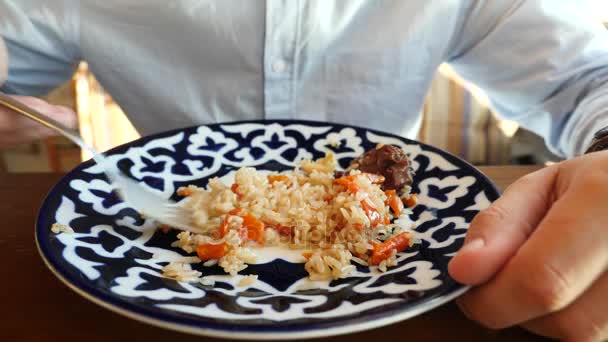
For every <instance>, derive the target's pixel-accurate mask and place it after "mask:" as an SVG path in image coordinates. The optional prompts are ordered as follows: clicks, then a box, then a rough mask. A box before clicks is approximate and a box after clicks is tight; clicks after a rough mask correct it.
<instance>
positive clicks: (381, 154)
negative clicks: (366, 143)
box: [349, 145, 412, 191]
mask: <svg viewBox="0 0 608 342" xmlns="http://www.w3.org/2000/svg"><path fill="white" fill-rule="evenodd" d="M410 164H411V163H410V160H409V159H408V157H407V155H406V154H405V152H404V151H403V150H402V149H400V148H398V147H395V146H393V145H382V146H378V147H376V148H373V149H371V150H369V151H367V152H365V153H364V154H363V155H362V156H361V157H359V158H357V159H355V160H353V161H352V162H351V163H350V166H349V169H357V170H360V171H361V172H368V173H375V174H378V175H382V176H384V178H386V180H385V181H384V184H383V188H384V189H385V190H389V189H395V190H397V191H399V190H401V189H402V188H403V187H404V186H406V185H411V184H412V168H411V166H410Z"/></svg>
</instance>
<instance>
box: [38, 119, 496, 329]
mask: <svg viewBox="0 0 608 342" xmlns="http://www.w3.org/2000/svg"><path fill="white" fill-rule="evenodd" d="M273 123H276V124H280V125H282V126H287V125H291V124H303V125H312V126H323V125H329V126H332V127H337V128H355V129H361V130H364V131H366V132H372V133H374V134H379V135H382V136H387V137H392V138H397V139H399V140H401V141H404V142H405V143H407V144H415V145H419V146H421V147H424V148H425V149H426V150H429V151H432V152H435V153H438V154H440V155H442V156H448V157H449V159H455V160H458V162H459V163H463V164H465V165H466V166H467V167H468V169H469V170H470V171H471V172H472V173H474V174H475V175H476V176H478V177H479V178H481V179H482V180H483V181H484V182H485V183H486V186H484V191H491V192H493V193H492V194H491V195H494V196H492V197H498V196H500V191H499V189H498V188H497V186H496V184H494V182H493V181H492V180H491V179H489V178H488V177H487V176H486V175H485V174H484V173H483V172H481V171H480V170H479V169H478V168H476V167H475V166H474V165H472V164H470V163H469V162H468V161H466V160H464V159H462V158H460V157H458V156H455V155H453V154H452V153H450V152H448V151H444V150H442V149H439V148H437V147H434V146H432V145H428V144H425V143H422V142H420V141H417V140H412V139H408V138H405V137H401V136H399V135H396V134H392V133H387V132H382V131H379V130H374V129H369V128H366V127H361V126H356V125H349V124H342V123H333V122H324V121H314V120H240V121H228V122H220V123H214V124H201V125H191V126H186V127H181V128H176V129H172V130H167V131H162V132H158V133H155V134H151V135H147V136H144V137H141V138H139V139H136V140H134V141H131V142H128V143H125V144H122V145H119V146H116V147H114V148H112V149H110V150H108V151H106V152H104V153H107V154H114V153H121V152H126V150H128V148H130V147H132V146H133V145H139V146H141V145H144V144H146V143H148V142H150V141H153V140H156V139H159V138H164V137H169V136H172V135H174V134H177V133H179V132H183V131H187V130H196V129H198V128H199V127H211V128H213V127H220V126H223V125H239V124H264V125H270V124H273ZM92 164H93V161H92V160H91V159H89V160H87V161H84V162H82V163H80V164H79V165H78V166H77V167H75V168H74V169H73V170H71V171H70V172H68V173H67V174H66V175H64V176H63V177H62V178H61V179H60V180H59V181H57V182H56V183H55V184H54V185H53V186H52V187H51V189H49V191H48V192H47V194H46V195H45V197H44V199H43V201H42V204H41V206H40V208H39V210H38V215H37V217H36V222H35V225H34V237H35V242H36V247H37V250H38V253H39V255H40V256H41V258H42V259H43V261H44V263H45V265H46V266H47V268H49V270H50V271H51V272H52V273H53V274H54V275H55V276H56V277H57V278H58V279H59V280H60V281H61V282H62V283H64V284H65V285H66V286H67V287H68V288H70V289H71V290H72V291H74V292H76V293H77V294H78V295H80V296H81V297H83V298H85V299H87V300H89V301H91V302H93V303H95V304H97V305H99V306H101V307H104V308H106V309H108V310H110V311H112V312H115V313H118V314H120V315H123V316H126V317H128V318H131V319H134V320H137V321H139V322H143V323H147V324H151V325H154V326H157V327H161V328H166V329H170V330H174V331H180V332H185V333H190V334H195V335H201V336H212V337H220V338H236V339H242V340H252V339H269V340H277V339H299V338H319V337H328V336H335V335H341V334H347V333H354V332H360V331H365V330H369V329H374V328H379V327H382V326H386V325H389V324H392V323H396V322H400V321H404V320H406V319H409V318H412V317H414V316H417V315H420V314H422V313H425V312H427V311H430V310H432V309H434V308H436V307H438V306H441V305H443V304H446V303H448V302H450V301H452V300H453V299H455V298H457V297H459V296H461V295H462V294H464V293H465V292H467V291H468V290H469V289H470V287H469V286H465V285H462V284H458V283H456V284H455V285H453V286H451V287H450V288H449V289H447V290H446V291H444V292H442V293H439V294H436V295H435V296H433V297H430V298H428V299H427V300H426V301H423V302H422V303H420V304H418V305H415V306H412V307H400V306H398V307H395V308H393V309H391V310H387V311H381V312H377V313H373V314H365V315H363V316H357V317H350V318H345V319H342V320H339V321H338V322H335V321H334V322H332V321H331V319H328V320H329V322H326V323H323V322H310V323H300V324H297V325H295V326H290V327H289V329H287V330H277V329H276V327H273V326H252V325H249V324H244V325H243V324H238V322H237V323H236V324H235V325H234V326H227V325H226V324H223V323H215V322H204V321H197V320H196V319H192V318H185V317H179V316H174V315H173V316H172V315H171V314H170V313H166V314H165V315H162V314H161V315H159V314H158V313H155V312H146V310H145V308H141V307H139V306H136V305H134V304H132V303H129V302H127V301H124V300H121V299H120V298H118V297H116V296H111V295H107V294H105V293H103V292H101V291H100V290H98V289H97V288H96V287H94V286H93V285H92V284H87V281H81V280H78V279H73V277H72V276H71V274H70V272H68V271H67V270H66V269H62V267H61V264H59V263H58V262H57V260H53V254H52V253H50V250H49V248H50V245H49V244H48V242H41V241H40V236H39V234H42V229H44V227H41V226H40V225H41V223H40V221H41V220H42V216H43V213H45V212H47V211H48V210H45V208H46V207H47V205H48V202H47V201H48V199H49V197H50V196H51V195H53V194H56V193H58V192H59V188H60V187H63V186H65V184H64V183H65V182H66V181H68V180H69V179H71V178H72V176H73V174H74V173H78V172H81V171H82V170H83V169H84V168H86V167H89V166H90V165H92ZM492 200H494V199H492ZM155 316H156V317H155ZM163 316H166V317H163ZM197 323H198V324H197Z"/></svg>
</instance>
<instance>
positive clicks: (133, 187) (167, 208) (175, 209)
mask: <svg viewBox="0 0 608 342" xmlns="http://www.w3.org/2000/svg"><path fill="white" fill-rule="evenodd" d="M0 105H2V106H4V107H6V108H8V109H10V110H12V111H14V112H17V113H19V114H21V115H23V116H25V117H27V118H29V119H32V120H34V121H36V122H38V123H40V124H42V125H44V126H46V127H48V128H51V129H53V130H55V131H57V132H59V133H60V134H61V135H63V136H65V137H66V138H68V139H70V140H71V141H73V142H74V143H75V144H77V145H78V146H80V147H81V148H83V149H85V150H88V151H90V152H91V154H92V155H93V160H95V162H96V163H97V164H99V165H101V166H102V167H103V169H104V172H105V174H106V176H107V177H108V179H109V180H110V182H111V183H112V185H113V186H114V188H115V189H116V192H117V193H118V195H119V197H120V198H121V199H122V200H123V201H124V202H125V203H126V204H127V205H129V206H130V207H132V208H134V209H135V210H137V211H138V212H139V213H140V214H142V215H143V216H144V217H148V218H152V219H154V220H156V221H157V222H159V223H161V224H166V225H168V226H170V227H173V228H177V229H181V230H186V231H190V232H195V233H197V232H200V231H199V230H197V229H196V228H195V227H194V225H193V223H192V213H191V212H190V210H188V209H186V208H184V207H183V206H180V205H179V204H177V203H176V202H173V201H171V200H169V199H166V198H162V197H160V196H159V195H158V194H156V193H154V192H152V191H150V190H149V189H147V188H145V187H144V186H142V185H141V184H140V183H138V182H137V181H135V180H133V179H132V178H129V177H128V176H127V175H125V174H124V173H123V172H122V171H121V170H120V169H119V168H118V166H117V165H115V164H112V163H110V161H109V160H108V159H107V158H106V157H104V156H103V154H101V153H98V152H97V150H95V148H94V147H93V146H91V145H89V144H87V143H86V142H85V141H84V140H82V138H81V137H80V134H79V133H78V132H77V131H75V130H72V129H70V128H68V127H66V126H65V125H63V124H62V123H60V122H57V121H56V120H53V119H51V118H49V117H47V116H46V115H44V114H41V113H40V112H38V111H37V110H35V109H33V108H31V107H29V106H26V105H24V104H23V103H21V102H19V101H17V100H15V99H14V98H12V97H10V96H8V95H5V94H2V93H0Z"/></svg>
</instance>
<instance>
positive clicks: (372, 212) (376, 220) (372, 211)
mask: <svg viewBox="0 0 608 342" xmlns="http://www.w3.org/2000/svg"><path fill="white" fill-rule="evenodd" d="M361 207H362V208H363V211H364V212H365V215H367V218H369V222H370V223H371V225H372V227H376V226H377V225H378V224H380V222H382V221H381V219H382V217H381V216H380V213H379V212H378V210H376V208H374V207H373V206H372V205H371V204H369V203H368V202H367V201H366V200H362V201H361Z"/></svg>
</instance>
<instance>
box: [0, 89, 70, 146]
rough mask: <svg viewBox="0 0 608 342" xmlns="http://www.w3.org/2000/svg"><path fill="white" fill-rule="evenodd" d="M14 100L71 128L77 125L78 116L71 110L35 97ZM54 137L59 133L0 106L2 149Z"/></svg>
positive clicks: (19, 97)
mask: <svg viewBox="0 0 608 342" xmlns="http://www.w3.org/2000/svg"><path fill="white" fill-rule="evenodd" d="M14 98H15V99H16V100H18V101H20V102H22V103H24V104H26V105H28V106H30V107H32V108H34V109H36V110H37V111H39V112H41V113H42V114H46V115H47V116H49V117H51V118H53V119H55V120H57V121H59V122H61V123H63V124H65V125H66V126H68V127H70V128H75V127H76V125H77V120H76V114H75V113H74V112H73V111H72V110H71V109H69V108H66V107H62V106H54V105H51V104H49V103H47V102H46V101H43V100H41V99H38V98H35V97H26V96H14ZM53 135H57V132H55V131H53V130H51V129H49V128H46V127H44V126H42V125H41V124H39V123H37V122H35V121H32V120H31V119H28V118H26V117H24V116H22V115H20V114H18V113H14V112H13V111H10V110H8V109H5V108H4V107H2V106H0V149H4V148H7V147H11V146H15V145H18V144H21V143H25V142H30V141H33V140H37V139H41V138H46V137H49V136H53Z"/></svg>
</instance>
